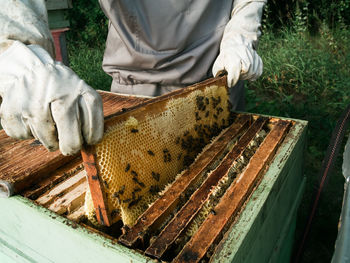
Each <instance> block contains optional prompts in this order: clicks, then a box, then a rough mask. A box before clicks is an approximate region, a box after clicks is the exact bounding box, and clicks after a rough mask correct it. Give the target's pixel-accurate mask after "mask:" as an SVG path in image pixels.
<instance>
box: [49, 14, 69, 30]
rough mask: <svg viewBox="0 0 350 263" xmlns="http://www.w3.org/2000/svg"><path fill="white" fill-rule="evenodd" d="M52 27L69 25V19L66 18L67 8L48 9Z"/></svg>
mask: <svg viewBox="0 0 350 263" xmlns="http://www.w3.org/2000/svg"><path fill="white" fill-rule="evenodd" d="M48 16H49V27H50V29H57V28H65V27H69V20H68V19H67V18H66V10H51V11H48Z"/></svg>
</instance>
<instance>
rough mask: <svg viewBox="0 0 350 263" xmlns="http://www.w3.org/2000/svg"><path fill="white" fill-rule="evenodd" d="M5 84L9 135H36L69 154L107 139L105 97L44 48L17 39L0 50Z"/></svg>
mask: <svg viewBox="0 0 350 263" xmlns="http://www.w3.org/2000/svg"><path fill="white" fill-rule="evenodd" d="M0 83H1V85H0V96H1V97H2V103H1V106H0V118H1V125H2V126H3V128H4V130H5V132H6V133H7V134H8V135H9V136H11V137H14V138H17V139H27V138H31V137H33V136H34V137H35V138H36V139H37V140H39V141H40V142H41V143H42V144H43V145H44V146H45V147H46V148H47V149H49V150H50V151H54V150H57V149H58V147H59V149H60V150H61V152H62V153H63V154H64V155H71V154H74V153H76V152H77V151H79V149H80V148H81V146H82V144H83V142H84V141H85V142H86V143H87V144H95V143H97V142H99V141H100V140H101V139H102V135H103V123H104V118H103V110H102V100H101V97H100V96H99V94H98V93H97V92H96V91H95V90H93V89H92V88H91V87H89V86H88V85H87V84H86V83H85V82H84V81H83V80H81V79H80V78H79V77H78V76H77V75H76V74H75V73H74V72H73V71H72V70H71V69H69V68H68V67H66V66H64V65H63V64H62V63H60V62H56V61H54V60H53V59H52V58H51V56H50V55H49V53H48V52H47V51H46V50H45V49H43V48H42V47H40V46H38V45H29V46H26V45H24V44H23V43H21V42H19V41H14V43H13V44H12V45H11V46H10V47H9V48H7V49H6V50H5V51H4V52H3V53H2V54H0Z"/></svg>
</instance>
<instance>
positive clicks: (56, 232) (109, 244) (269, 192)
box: [0, 121, 306, 263]
mask: <svg viewBox="0 0 350 263" xmlns="http://www.w3.org/2000/svg"><path fill="white" fill-rule="evenodd" d="M305 127H306V122H303V121H298V122H297V124H296V125H295V126H294V127H293V128H292V130H291V132H290V134H289V135H288V137H287V138H286V140H285V143H284V144H283V145H282V146H281V147H280V149H279V150H278V152H277V154H276V158H275V159H274V161H273V162H272V163H271V165H270V167H269V169H268V171H267V173H266V174H265V176H264V177H263V180H262V182H261V183H260V184H259V186H258V187H257V189H256V190H255V191H254V193H253V194H252V196H251V198H250V200H249V202H248V203H247V205H246V207H245V208H244V210H243V211H242V213H241V215H240V217H239V219H238V221H237V223H236V224H235V225H234V226H233V227H231V229H230V230H229V233H228V234H227V235H225V242H224V243H222V244H220V251H218V252H217V253H216V254H215V255H214V257H213V262H268V261H269V260H270V261H271V262H287V261H286V259H287V258H288V257H289V255H290V249H291V245H292V237H293V233H294V228H295V214H296V208H297V207H298V206H299V202H300V198H301V195H302V192H303V183H302V181H303V176H302V172H301V167H302V165H301V164H302V160H303V155H302V153H303V148H304V143H305V130H306V129H305ZM298 192H299V193H298ZM297 193H298V194H297ZM0 207H1V209H2V213H1V216H0V262H1V263H2V262H6V263H7V262H84V263H88V262H118V263H119V262H153V261H152V260H150V259H149V258H147V257H145V256H144V255H142V254H141V253H139V252H137V251H135V250H131V249H128V248H126V247H123V246H121V245H119V244H117V243H116V242H115V240H111V239H108V238H106V237H103V236H101V235H99V234H96V233H94V232H91V231H89V230H87V229H85V228H83V227H81V226H79V225H76V224H74V223H73V222H71V221H69V220H67V219H65V218H64V217H61V216H58V215H56V214H55V213H53V212H51V211H49V210H47V209H45V208H43V207H40V206H38V205H36V204H34V203H33V202H32V201H30V200H28V199H25V198H23V197H20V196H16V197H13V198H9V199H0ZM3 211H6V212H3ZM274 249H275V252H274ZM12 259H13V261H10V260H12ZM281 260H283V261H281Z"/></svg>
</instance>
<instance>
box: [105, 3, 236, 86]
mask: <svg viewBox="0 0 350 263" xmlns="http://www.w3.org/2000/svg"><path fill="white" fill-rule="evenodd" d="M232 2H233V1H232V0H231V1H228V0H215V1H214V0H167V1H166V0H134V1H130V0H100V4H101V7H102V9H103V11H104V12H105V14H106V15H107V17H108V18H109V21H110V24H109V32H108V38H107V43H106V51H105V56H104V61H103V67H104V69H105V71H106V72H107V73H109V74H111V75H112V76H113V78H115V79H118V80H119V82H120V83H123V84H136V83H163V84H191V83H194V82H197V81H199V80H202V79H204V78H206V77H207V76H208V74H209V73H208V72H209V70H210V68H211V66H212V63H213V62H214V59H215V58H216V56H217V55H218V51H219V46H220V41H221V38H222V34H223V30H224V27H225V25H226V24H227V22H228V20H229V18H230V14H231V10H232Z"/></svg>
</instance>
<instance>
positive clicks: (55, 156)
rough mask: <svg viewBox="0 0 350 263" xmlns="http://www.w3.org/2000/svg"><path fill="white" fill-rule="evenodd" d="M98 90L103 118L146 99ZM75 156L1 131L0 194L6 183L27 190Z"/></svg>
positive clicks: (5, 188)
mask: <svg viewBox="0 0 350 263" xmlns="http://www.w3.org/2000/svg"><path fill="white" fill-rule="evenodd" d="M99 93H100V95H101V97H102V100H103V108H104V116H105V118H108V116H110V115H113V114H115V113H117V112H122V111H123V109H126V108H130V107H132V106H134V105H135V104H140V103H141V102H144V101H147V100H148V99H146V98H137V97H135V96H121V95H116V94H113V93H110V92H104V91H99ZM78 156H79V155H75V156H63V155H62V154H61V153H60V152H59V151H55V152H49V151H47V150H46V149H45V147H44V146H42V145H41V144H40V142H38V141H36V140H34V139H31V140H15V139H12V138H10V137H8V136H7V135H6V133H5V131H4V130H1V131H0V195H1V193H3V195H4V196H7V194H8V192H6V191H7V185H9V186H10V188H12V189H13V193H12V194H15V193H19V192H21V191H23V190H24V189H28V188H30V187H31V186H32V184H33V183H37V182H39V181H42V180H43V179H44V178H46V177H49V176H50V175H52V172H53V171H55V170H57V169H58V168H59V167H62V166H63V165H65V164H67V163H69V162H71V161H72V160H73V159H75V158H79V157H78ZM2 183H3V184H4V187H3V188H1V184H2Z"/></svg>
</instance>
